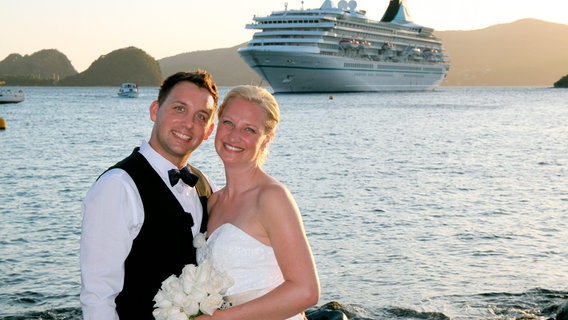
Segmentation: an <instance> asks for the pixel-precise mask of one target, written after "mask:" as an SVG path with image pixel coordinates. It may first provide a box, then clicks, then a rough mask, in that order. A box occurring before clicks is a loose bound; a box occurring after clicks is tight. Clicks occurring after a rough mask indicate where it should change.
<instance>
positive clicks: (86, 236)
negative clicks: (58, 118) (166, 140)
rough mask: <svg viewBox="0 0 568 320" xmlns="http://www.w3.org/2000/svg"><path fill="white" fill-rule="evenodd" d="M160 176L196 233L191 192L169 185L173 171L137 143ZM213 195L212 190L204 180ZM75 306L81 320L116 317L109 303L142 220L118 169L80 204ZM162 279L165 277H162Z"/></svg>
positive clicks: (196, 209) (197, 215)
mask: <svg viewBox="0 0 568 320" xmlns="http://www.w3.org/2000/svg"><path fill="white" fill-rule="evenodd" d="M139 152H140V153H141V154H142V155H143V156H144V157H145V158H146V160H148V162H149V163H150V165H151V166H152V168H154V170H155V171H156V172H157V173H158V175H160V177H162V180H164V183H165V184H166V185H167V186H168V187H169V188H170V189H171V191H172V193H173V194H174V195H175V197H176V198H177V199H178V201H179V203H180V204H181V205H182V207H183V209H184V210H185V211H186V212H189V213H191V215H192V216H193V221H194V222H195V224H194V225H193V227H192V232H193V234H194V235H195V234H197V233H198V232H199V229H200V226H201V221H202V214H203V209H202V207H201V202H200V201H199V196H198V195H197V191H196V190H195V188H192V187H189V186H188V185H186V184H185V183H183V181H181V180H180V181H179V182H178V183H177V184H176V185H175V186H173V187H171V186H170V182H169V178H168V170H170V169H173V168H176V166H174V165H173V164H172V163H171V162H169V161H168V160H166V159H165V158H164V157H162V156H161V155H160V154H158V153H157V152H156V151H155V150H154V149H152V147H151V146H150V145H149V144H148V143H147V142H146V141H143V142H142V144H141V146H140V151H139ZM207 181H209V184H210V185H211V188H212V189H213V191H216V189H217V187H216V186H215V185H214V184H213V183H212V181H211V180H210V179H209V178H207ZM82 212H83V223H82V231H81V254H80V260H81V261H80V263H81V297H80V299H81V305H82V309H83V319H85V320H100V319H105V320H113V319H118V315H117V313H116V308H115V303H114V299H115V298H116V296H117V295H118V294H119V293H120V291H122V285H123V281H124V261H125V260H126V257H127V256H128V254H129V252H130V249H131V247H132V242H133V240H134V238H136V236H137V235H138V232H140V228H141V227H142V223H143V222H144V207H143V205H142V199H140V194H139V193H138V189H137V188H136V184H135V183H134V181H133V180H132V178H131V177H130V176H129V175H128V173H126V171H124V170H122V169H117V168H115V169H112V170H109V171H107V172H105V173H104V174H103V175H102V176H101V177H100V178H99V179H98V180H97V181H96V182H95V183H94V184H93V186H92V187H91V188H90V189H89V191H88V192H87V195H86V197H85V199H84V200H83V203H82ZM164 280H165V279H164Z"/></svg>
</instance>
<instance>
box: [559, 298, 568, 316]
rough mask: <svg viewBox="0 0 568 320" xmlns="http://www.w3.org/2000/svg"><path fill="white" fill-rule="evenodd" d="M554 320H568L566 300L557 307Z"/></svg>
mask: <svg viewBox="0 0 568 320" xmlns="http://www.w3.org/2000/svg"><path fill="white" fill-rule="evenodd" d="M556 320H568V300H566V301H564V303H563V304H561V305H560V306H559V307H558V313H557V314H556Z"/></svg>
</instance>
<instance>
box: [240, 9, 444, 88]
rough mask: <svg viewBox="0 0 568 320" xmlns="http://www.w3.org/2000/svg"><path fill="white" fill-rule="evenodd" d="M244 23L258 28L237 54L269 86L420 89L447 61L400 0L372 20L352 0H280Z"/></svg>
mask: <svg viewBox="0 0 568 320" xmlns="http://www.w3.org/2000/svg"><path fill="white" fill-rule="evenodd" d="M302 6H303V1H302ZM246 28H247V29H252V30H259V31H256V32H255V33H254V35H253V38H252V40H250V41H249V42H248V44H247V45H246V46H245V47H242V48H240V49H239V50H238V53H239V55H240V56H241V58H242V59H243V60H244V61H245V62H246V63H247V64H248V65H249V66H250V67H251V68H252V69H253V70H254V71H255V72H256V73H258V75H259V76H260V77H261V78H262V79H263V80H264V81H266V82H267V83H268V84H269V85H270V86H271V87H272V90H273V92H274V93H301V92H305V93H308V92H370V91H428V90H433V89H435V88H436V87H437V86H439V85H440V83H442V81H443V80H444V78H445V77H446V75H447V73H448V70H449V68H450V62H449V59H448V57H447V55H446V54H445V52H444V49H443V47H442V42H441V40H440V39H438V38H436V37H435V36H434V35H433V32H434V29H432V28H427V27H424V26H421V25H418V24H415V23H414V22H413V21H412V18H411V16H410V14H409V12H408V10H407V7H406V3H405V0H390V2H389V6H388V7H387V9H386V11H385V13H384V15H383V17H382V19H381V20H380V21H376V20H371V19H369V18H368V17H367V15H366V12H365V11H364V10H359V9H357V2H356V1H354V0H351V1H349V2H347V1H345V0H341V1H339V2H337V3H335V1H332V0H325V1H324V2H323V4H322V5H321V7H320V8H319V9H304V8H301V9H294V10H291V9H288V7H287V3H286V4H285V7H284V10H283V11H274V12H272V13H271V14H270V15H269V16H255V17H254V18H253V22H252V23H251V24H247V25H246Z"/></svg>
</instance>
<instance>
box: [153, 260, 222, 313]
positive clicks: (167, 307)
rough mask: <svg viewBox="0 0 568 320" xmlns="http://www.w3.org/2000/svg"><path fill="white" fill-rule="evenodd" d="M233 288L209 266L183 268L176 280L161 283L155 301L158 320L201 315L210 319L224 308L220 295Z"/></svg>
mask: <svg viewBox="0 0 568 320" xmlns="http://www.w3.org/2000/svg"><path fill="white" fill-rule="evenodd" d="M232 285H233V279H232V278H231V277H230V276H228V275H227V274H226V273H224V272H219V271H218V270H216V269H215V268H214V267H213V265H212V264H211V262H209V261H208V260H205V261H203V262H202V263H200V264H199V266H195V265H193V264H188V265H186V266H185V267H184V268H183V270H182V273H181V275H180V276H179V277H176V276H175V275H171V276H170V277H169V278H167V279H166V280H164V282H162V287H161V289H160V290H158V293H157V294H156V296H155V297H154V301H155V302H156V303H155V304H154V307H155V308H156V309H154V311H153V312H152V314H153V315H154V318H155V319H157V320H187V319H190V320H192V319H193V318H195V317H197V316H199V315H202V314H207V315H213V312H215V310H217V309H219V308H220V307H221V306H222V305H223V296H222V294H223V293H225V291H226V290H227V289H228V288H230V287H231V286H232Z"/></svg>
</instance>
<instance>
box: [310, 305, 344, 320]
mask: <svg viewBox="0 0 568 320" xmlns="http://www.w3.org/2000/svg"><path fill="white" fill-rule="evenodd" d="M347 315H349V317H352V316H355V314H354V313H353V312H350V311H349V310H347V308H346V307H345V306H343V305H342V304H341V303H339V302H337V301H331V302H328V303H326V304H324V305H323V306H321V307H319V308H312V309H310V310H308V311H306V317H307V318H308V320H349V318H348V316H347Z"/></svg>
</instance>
